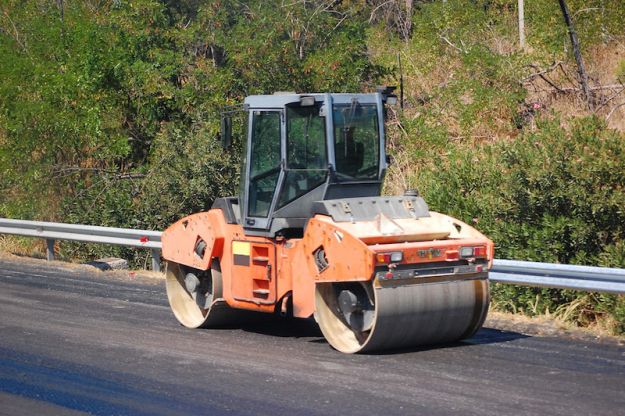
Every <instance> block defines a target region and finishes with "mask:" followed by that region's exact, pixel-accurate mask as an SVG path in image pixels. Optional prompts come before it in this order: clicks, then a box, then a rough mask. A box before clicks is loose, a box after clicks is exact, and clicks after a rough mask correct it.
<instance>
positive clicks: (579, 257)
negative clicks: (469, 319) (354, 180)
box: [414, 117, 625, 328]
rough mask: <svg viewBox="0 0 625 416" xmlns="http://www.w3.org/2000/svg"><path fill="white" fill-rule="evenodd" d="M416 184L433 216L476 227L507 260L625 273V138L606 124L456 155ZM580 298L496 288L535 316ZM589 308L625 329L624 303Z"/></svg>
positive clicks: (594, 303)
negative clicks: (436, 213) (607, 268)
mask: <svg viewBox="0 0 625 416" xmlns="http://www.w3.org/2000/svg"><path fill="white" fill-rule="evenodd" d="M414 182H416V183H418V184H419V188H420V189H421V191H422V193H423V194H424V197H425V199H426V200H427V201H428V203H429V204H430V207H431V209H433V210H437V211H442V212H446V213H449V214H450V215H453V216H456V217H458V218H460V219H462V220H464V221H467V222H473V223H476V224H477V227H478V228H479V229H480V230H482V231H483V232H484V233H486V234H487V235H488V236H489V237H491V238H492V239H493V240H494V241H495V244H496V254H497V257H498V258H506V259H518V260H530V261H545V262H555V263H566V264H585V265H597V264H600V265H605V266H613V267H625V262H624V260H625V251H624V245H623V237H624V236H625V208H624V207H625V192H623V189H624V187H625V135H623V134H619V133H618V132H616V131H614V130H610V129H607V128H606V126H605V124H604V123H603V122H602V121H601V120H599V119H598V118H595V117H586V118H581V119H578V120H575V122H574V123H573V126H572V127H571V128H570V130H564V129H562V128H561V127H560V122H559V120H558V119H557V118H545V119H543V120H540V121H539V126H538V129H537V130H536V131H535V132H527V133H525V134H522V135H520V136H519V137H518V138H517V139H515V140H511V141H509V142H497V143H490V144H482V145H479V146H475V147H473V146H471V147H469V146H466V147H462V146H457V147H455V148H453V149H452V150H451V151H450V152H449V153H448V154H445V155H440V156H438V160H437V162H436V163H434V164H433V167H430V168H428V169H422V170H420V175H419V176H418V177H417V178H416V179H414ZM580 296H581V295H580V294H578V293H575V292H570V291H560V290H553V289H537V288H519V287H514V286H507V285H496V286H495V287H494V288H493V297H494V300H495V303H496V304H498V305H499V306H500V307H501V308H503V309H505V310H511V311H512V310H519V311H523V312H525V313H530V314H537V313H544V312H545V311H551V312H554V311H556V310H557V309H558V308H559V307H561V306H562V305H566V304H570V303H572V302H574V301H576V300H577V299H578V298H580ZM604 300H605V301H606V302H607V303H605V304H602V303H601V302H603V301H604ZM600 301H601V302H600ZM608 305H612V306H614V307H615V308H616V309H610V307H608ZM582 306H583V309H584V310H586V311H588V310H593V311H595V312H596V313H606V312H607V311H610V310H611V312H612V313H614V317H615V319H618V320H619V321H618V322H619V325H620V327H621V328H622V327H623V324H625V322H624V321H623V320H622V318H623V310H625V303H624V302H623V298H622V297H610V296H592V297H589V298H588V299H586V300H585V301H584V302H583V303H581V304H580V308H581V307H582ZM580 316H581V315H580ZM580 319H582V318H580ZM583 319H586V320H592V319H591V318H588V316H586V317H584V318H583Z"/></svg>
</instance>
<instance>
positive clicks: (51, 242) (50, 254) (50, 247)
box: [46, 238, 54, 261]
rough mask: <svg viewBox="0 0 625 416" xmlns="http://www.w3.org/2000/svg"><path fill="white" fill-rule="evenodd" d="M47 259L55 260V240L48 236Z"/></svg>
mask: <svg viewBox="0 0 625 416" xmlns="http://www.w3.org/2000/svg"><path fill="white" fill-rule="evenodd" d="M46 259H48V261H52V260H54V240H52V239H50V238H46Z"/></svg>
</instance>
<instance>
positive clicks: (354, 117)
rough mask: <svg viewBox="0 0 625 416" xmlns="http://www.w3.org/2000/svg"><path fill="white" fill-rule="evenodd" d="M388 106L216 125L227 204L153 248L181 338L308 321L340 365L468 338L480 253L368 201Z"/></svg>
mask: <svg viewBox="0 0 625 416" xmlns="http://www.w3.org/2000/svg"><path fill="white" fill-rule="evenodd" d="M393 98H394V95H393V94H392V90H391V89H382V90H380V91H379V92H378V93H375V94H280V95H272V96H252V97H248V98H247V99H246V100H245V103H244V104H243V105H242V106H240V107H238V108H234V109H228V111H226V112H224V118H223V120H222V140H223V142H224V145H226V146H229V145H231V144H232V143H233V140H234V142H235V143H236V142H237V139H236V138H235V136H237V132H238V136H239V139H238V141H240V143H241V144H242V146H240V147H242V148H243V155H242V156H243V158H242V159H243V161H242V162H243V163H242V168H241V184H240V188H239V195H238V196H236V197H227V198H220V199H218V200H216V201H215V202H214V203H213V207H212V208H211V210H209V211H208V212H204V213H197V214H193V215H190V216H188V217H185V218H182V219H181V220H179V221H178V222H176V223H175V224H173V225H172V226H170V227H169V228H168V229H167V230H166V231H165V232H164V234H163V236H162V241H163V257H164V258H165V259H166V260H167V269H166V275H167V293H168V298H169V301H170V305H171V308H172V311H173V313H174V315H175V316H176V318H177V319H178V321H179V322H180V323H181V324H183V325H185V326H187V327H191V328H196V327H214V326H220V325H224V324H229V325H230V324H232V322H236V321H237V320H240V319H246V316H248V315H246V312H247V313H249V312H250V311H255V312H267V313H283V314H284V313H292V314H293V315H294V316H296V317H301V318H308V317H311V316H314V318H315V319H316V321H317V322H318V324H319V326H320V328H321V330H322V332H323V334H324V336H325V338H326V339H327V340H328V342H329V343H330V345H332V346H333V347H334V348H336V349H337V350H339V351H342V352H346V353H354V352H367V351H375V350H384V349H393V348H403V347H414V346H417V345H424V344H433V343H444V342H451V341H456V340H459V339H462V338H466V337H469V336H471V335H472V334H473V333H474V332H475V331H477V329H479V328H480V326H481V325H482V323H483V321H484V318H485V316H486V312H487V309H488V302H489V297H488V269H489V267H490V264H491V262H492V258H493V243H492V242H491V241H490V240H489V239H488V238H486V237H485V236H484V235H482V234H481V233H479V232H478V231H477V230H475V229H474V228H472V227H470V226H469V225H467V224H464V223H462V222H460V221H458V220H456V219H453V218H451V217H448V216H446V215H443V214H439V213H435V212H431V211H429V208H428V206H427V204H426V202H425V201H424V200H423V199H422V198H421V197H420V196H418V194H417V193H416V192H414V191H410V192H407V193H406V194H405V195H402V196H380V190H381V187H382V182H383V178H384V175H385V172H386V169H387V166H388V163H387V157H386V154H385V148H384V147H385V146H384V111H385V110H384V106H385V104H386V103H389V102H390V101H392V100H393Z"/></svg>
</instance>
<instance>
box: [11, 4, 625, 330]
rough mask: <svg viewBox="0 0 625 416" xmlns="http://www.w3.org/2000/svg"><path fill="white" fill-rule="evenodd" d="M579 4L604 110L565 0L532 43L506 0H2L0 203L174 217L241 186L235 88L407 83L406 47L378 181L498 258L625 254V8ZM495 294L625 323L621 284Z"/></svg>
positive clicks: (28, 215) (126, 253) (122, 252)
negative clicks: (421, 202)
mask: <svg viewBox="0 0 625 416" xmlns="http://www.w3.org/2000/svg"><path fill="white" fill-rule="evenodd" d="M567 2H568V4H569V8H570V9H571V12H572V16H573V20H574V22H575V24H576V28H577V31H578V34H579V38H580V41H581V45H582V53H583V55H584V58H585V59H586V66H587V68H588V72H589V76H590V79H591V85H592V87H593V88H594V89H593V96H592V97H591V98H592V100H591V101H592V109H589V105H588V102H587V100H585V99H584V97H582V96H581V95H580V91H579V84H578V81H577V74H576V67H575V62H574V60H573V57H572V52H571V46H570V41H569V39H568V35H567V30H566V26H565V25H564V22H563V19H562V15H561V12H560V9H559V7H558V2H557V1H555V0H532V1H528V2H526V5H525V7H526V27H527V42H528V46H527V47H526V48H525V49H524V50H521V49H520V48H519V46H518V42H517V36H518V33H517V26H516V19H517V15H516V3H517V2H516V1H514V0H472V1H462V0H448V1H442V0H438V1H425V0H422V1H418V0H415V1H400V0H391V1H382V0H345V1H327V0H302V1H276V2H265V1H260V0H250V1H235V0H185V1H171V0H161V1H158V0H135V1H125V0H100V1H95V0H84V1H68V0H57V1H49V0H27V1H22V0H19V1H18V0H3V1H2V2H1V4H0V56H2V59H1V60H0V174H1V176H0V216H2V217H11V218H22V219H39V220H50V221H63V222H75V223H89V224H96V225H105V226H119V227H137V228H149V229H163V228H165V227H166V226H167V225H168V224H170V223H171V222H173V221H174V220H176V219H178V218H180V217H181V216H184V215H186V214H189V213H192V212H197V211H199V210H204V209H207V208H208V207H209V206H210V205H211V203H212V201H213V200H214V199H215V198H216V197H219V196H224V195H230V194H234V193H236V184H237V181H238V178H237V175H238V173H237V170H238V169H237V167H238V163H239V160H238V157H237V155H236V152H224V151H223V150H222V149H221V147H220V146H219V145H218V143H217V141H216V135H217V130H218V128H219V127H218V126H219V111H220V108H221V107H222V106H224V105H229V104H234V103H238V102H240V101H242V99H243V98H244V97H245V96H246V95H250V94H261V93H273V92H274V91H284V90H294V91H301V92H305V91H320V92H323V91H334V92H341V91H372V90H374V89H375V86H376V85H381V84H384V83H386V84H397V83H398V81H399V80H398V57H399V58H400V59H401V63H402V68H403V76H404V79H405V90H406V99H405V104H406V105H405V108H404V109H403V110H399V109H395V110H394V113H393V112H392V114H391V121H390V123H389V126H388V142H389V143H388V145H389V150H390V151H391V153H392V154H393V155H394V158H395V163H394V165H393V167H392V169H391V171H390V173H389V178H388V179H389V180H388V181H387V187H386V192H388V193H398V192H400V193H401V192H403V191H404V189H406V188H418V189H419V190H420V191H421V193H422V194H423V195H424V197H425V198H426V200H427V201H428V203H429V204H430V206H431V208H432V209H433V210H437V211H442V212H446V213H449V214H450V215H453V216H456V217H458V218H460V219H462V220H464V221H468V222H473V223H476V224H477V226H478V228H480V229H481V230H482V231H484V232H485V233H486V234H488V235H489V236H490V237H491V238H492V239H493V240H495V242H496V244H497V250H498V257H500V258H514V259H521V260H536V261H553V262H562V263H575V264H591V265H597V264H598V265H604V266H614V267H625V240H624V238H625V218H624V217H625V213H624V211H623V210H624V208H623V207H624V206H625V204H624V202H625V194H624V192H623V187H624V185H625V140H624V139H625V137H624V134H623V132H624V131H625V112H624V108H625V101H623V100H624V95H625V94H621V92H622V90H623V88H622V83H623V81H625V59H624V58H623V56H625V46H624V45H625V43H624V39H625V37H624V36H625V28H624V27H623V25H622V22H623V21H625V5H624V4H623V3H622V2H621V1H619V0H592V1H583V0H568V1H567ZM541 72H542V75H544V77H543V76H541V75H537V74H540V73H541ZM545 78H546V79H545ZM606 86H608V87H609V88H604V87H606ZM2 241H3V242H4V247H5V249H6V248H7V247H9V246H11V244H9V243H7V241H9V240H8V239H7V238H3V240H2ZM10 241H12V242H13V244H14V245H15V244H17V245H18V246H20V247H23V246H24V245H25V244H29V243H25V242H24V240H10ZM15 241H17V243H15ZM31 244H32V243H31ZM9 248H10V247H9ZM13 248H15V247H13ZM35 248H36V247H35ZM57 249H58V250H59V253H58V254H59V255H61V256H62V257H66V258H72V259H85V258H93V257H94V256H103V255H118V256H123V257H125V258H129V259H131V260H132V261H133V262H134V263H135V265H143V264H144V263H145V261H146V259H147V258H146V257H145V256H146V254H145V253H142V252H140V251H134V250H130V249H125V248H115V247H103V246H96V245H93V246H85V245H75V244H70V243H63V244H62V245H60V246H59V247H58V248H57ZM493 295H494V303H495V305H496V306H497V307H498V308H500V309H505V310H510V311H522V312H524V313H527V314H538V313H546V312H547V313H556V314H559V315H560V316H562V317H564V318H566V319H570V320H573V321H574V322H577V323H579V324H582V325H589V324H590V325H593V324H597V323H600V324H601V325H604V326H606V327H608V328H609V329H610V330H611V331H614V332H623V331H625V301H624V300H623V297H616V296H608V295H598V294H580V293H575V292H567V291H557V290H546V289H542V290H541V289H527V288H518V287H514V286H496V287H494V289H493Z"/></svg>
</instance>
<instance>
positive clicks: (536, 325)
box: [484, 309, 625, 345]
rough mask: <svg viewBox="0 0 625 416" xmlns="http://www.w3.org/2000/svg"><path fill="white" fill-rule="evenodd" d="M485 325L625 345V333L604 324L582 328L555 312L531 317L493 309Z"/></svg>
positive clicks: (541, 334) (525, 332) (534, 334)
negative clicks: (617, 331)
mask: <svg viewBox="0 0 625 416" xmlns="http://www.w3.org/2000/svg"><path fill="white" fill-rule="evenodd" d="M484 326H485V327H489V328H496V329H501V330H505V331H513V332H519V333H522V334H527V335H533V336H558V337H569V338H575V339H582V340H588V341H602V342H609V343H616V344H618V345H625V335H618V336H616V335H613V332H612V331H611V330H610V329H607V328H605V327H604V326H602V325H592V326H589V327H584V328H580V327H578V326H576V325H575V324H573V323H571V322H569V321H567V320H563V319H562V318H561V317H558V316H554V315H553V314H544V315H537V316H533V317H529V316H527V315H524V314H520V313H507V312H501V311H498V310H496V309H494V310H493V309H491V311H489V313H488V318H487V319H486V322H485V324H484Z"/></svg>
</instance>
